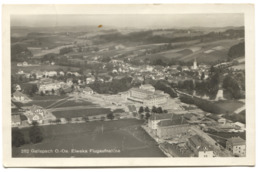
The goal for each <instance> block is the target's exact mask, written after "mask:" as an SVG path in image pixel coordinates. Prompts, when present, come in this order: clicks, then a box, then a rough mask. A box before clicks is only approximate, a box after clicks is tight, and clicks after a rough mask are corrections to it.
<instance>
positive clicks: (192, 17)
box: [11, 13, 244, 28]
mask: <svg viewBox="0 0 260 172" xmlns="http://www.w3.org/2000/svg"><path fill="white" fill-rule="evenodd" d="M86 25H91V26H95V25H103V26H106V25H107V26H112V27H134V28H174V27H226V26H244V15H243V14H223V13H221V14H152V15H150V14H118V15H115V14H106V15H102V14H100V15H19V16H18V15H15V16H11V26H30V27H53V26H86Z"/></svg>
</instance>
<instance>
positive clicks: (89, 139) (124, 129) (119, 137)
mask: <svg viewBox="0 0 260 172" xmlns="http://www.w3.org/2000/svg"><path fill="white" fill-rule="evenodd" d="M141 124H143V121H140V120H136V119H125V120H119V121H108V122H101V121H97V122H89V123H81V124H65V125H52V126H41V127H40V128H41V130H42V132H43V133H44V140H43V141H42V142H41V143H38V144H26V145H23V146H22V147H20V148H13V150H12V153H13V157H165V155H164V154H163V153H162V152H161V150H160V149H159V148H158V146H157V145H156V142H155V141H154V140H153V139H152V138H151V137H150V136H149V135H148V134H147V133H146V132H145V131H144V130H143V129H142V128H141V127H140V125H141ZM102 128H103V132H102ZM22 132H23V133H24V135H26V136H27V137H26V140H28V139H29V138H28V129H27V128H26V129H22ZM22 149H23V150H24V149H29V151H30V152H29V153H28V154H27V153H26V154H22V153H21V150H22ZM32 149H35V150H37V149H41V150H53V152H52V153H45V154H41V153H31V150H32ZM55 149H58V150H62V149H64V150H68V153H61V152H59V153H54V150H55ZM71 149H77V150H80V149H84V150H90V149H94V150H104V149H116V150H119V152H118V153H99V154H97V153H91V152H88V153H72V152H71Z"/></svg>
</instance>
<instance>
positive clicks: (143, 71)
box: [8, 13, 250, 158]
mask: <svg viewBox="0 0 260 172" xmlns="http://www.w3.org/2000/svg"><path fill="white" fill-rule="evenodd" d="M10 21H11V26H10V32H11V37H10V43H11V44H10V51H11V52H10V55H11V66H10V67H11V76H10V77H11V85H10V86H11V102H10V103H11V114H9V115H11V124H10V125H11V127H12V135H11V136H12V137H11V139H12V141H11V143H12V145H11V146H12V157H15V158H16V157H19V158H31V157H39V158H62V157H63V158H84V157H85V158H88V157H89V158H91V157H99V158H102V157H104V158H113V157H125V158H135V157H136V158H137V157H143V158H145V157H147V158H148V157H154V158H155V157H165V158H175V157H190V158H198V157H199V158H212V157H238V158H239V157H246V108H245V100H246V93H245V92H246V91H245V88H246V84H245V26H244V14H240V13H209V14H197V13H196V14H192V13H190V14H106V15H105V14H82V15H79V14H57V15H54V14H38V15H12V16H11V18H10ZM8 28H9V27H8ZM8 37H9V36H8ZM8 77H9V76H8ZM8 102H9V101H8ZM8 109H9V108H8ZM249 115H250V114H249ZM9 140H10V139H9Z"/></svg>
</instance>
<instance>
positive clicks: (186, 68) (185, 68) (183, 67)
mask: <svg viewBox="0 0 260 172" xmlns="http://www.w3.org/2000/svg"><path fill="white" fill-rule="evenodd" d="M182 71H190V68H189V67H188V66H182Z"/></svg>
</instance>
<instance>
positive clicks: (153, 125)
mask: <svg viewBox="0 0 260 172" xmlns="http://www.w3.org/2000/svg"><path fill="white" fill-rule="evenodd" d="M173 115H174V114H171V113H163V114H157V113H154V114H152V115H151V117H150V118H149V120H148V127H149V128H150V129H152V130H155V131H156V130H157V127H158V123H159V122H160V121H163V120H169V119H171V118H172V116H173Z"/></svg>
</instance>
